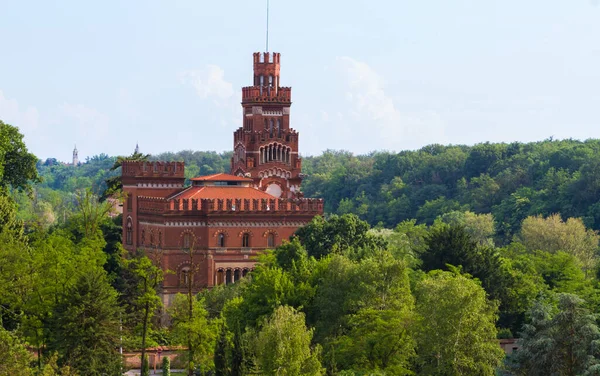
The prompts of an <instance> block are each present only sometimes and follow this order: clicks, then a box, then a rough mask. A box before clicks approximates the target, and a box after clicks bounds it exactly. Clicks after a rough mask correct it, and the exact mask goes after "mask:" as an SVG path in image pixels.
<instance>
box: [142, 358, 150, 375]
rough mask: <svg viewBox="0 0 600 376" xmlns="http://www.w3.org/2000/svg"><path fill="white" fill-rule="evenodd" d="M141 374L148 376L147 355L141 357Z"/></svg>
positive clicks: (148, 362) (148, 364) (148, 363)
mask: <svg viewBox="0 0 600 376" xmlns="http://www.w3.org/2000/svg"><path fill="white" fill-rule="evenodd" d="M141 371H142V375H141V376H150V361H149V360H148V355H147V354H146V355H144V356H143V357H142V370H141Z"/></svg>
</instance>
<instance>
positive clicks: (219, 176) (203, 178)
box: [190, 172, 252, 182]
mask: <svg viewBox="0 0 600 376" xmlns="http://www.w3.org/2000/svg"><path fill="white" fill-rule="evenodd" d="M190 180H192V181H248V182H251V181H252V179H249V178H245V177H242V176H235V175H230V174H225V173H222V172H221V173H219V174H213V175H206V176H198V177H196V178H193V179H190Z"/></svg>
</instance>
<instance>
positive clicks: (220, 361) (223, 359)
mask: <svg viewBox="0 0 600 376" xmlns="http://www.w3.org/2000/svg"><path fill="white" fill-rule="evenodd" d="M227 347H228V343H227V330H226V329H225V327H222V328H221V334H220V335H219V339H218V340H217V343H216V348H215V375H216V376H227V375H229V372H228V367H227V364H228V362H227Z"/></svg>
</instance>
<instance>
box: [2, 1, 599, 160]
mask: <svg viewBox="0 0 600 376" xmlns="http://www.w3.org/2000/svg"><path fill="white" fill-rule="evenodd" d="M265 2H266V1H265V0H229V1H227V0H221V1H205V0H202V1H201V0H195V1H191V0H185V1H184V0H169V1H165V0H162V1H158V0H157V1H148V0H146V1H133V0H128V1H122V0H121V1H95V2H92V1H81V0H78V1H27V0H19V1H15V0H0V19H1V22H0V119H3V120H4V121H6V122H9V123H11V124H13V125H16V126H19V127H20V128H21V131H22V132H23V133H24V134H25V140H26V142H27V145H28V146H29V148H30V150H31V151H33V152H34V153H35V154H36V155H38V156H39V157H40V158H47V157H56V158H58V159H60V160H69V159H70V158H71V151H72V148H73V144H75V143H76V144H77V147H78V149H79V152H80V158H81V159H83V158H84V157H85V156H91V155H95V154H99V153H102V152H104V153H107V154H109V155H123V154H130V153H131V152H132V151H133V148H134V146H135V143H136V141H137V142H139V144H140V148H141V149H142V151H144V152H148V153H159V152H163V151H177V150H182V149H193V150H216V151H223V150H229V149H230V148H231V147H232V132H233V131H234V129H235V128H237V127H238V126H239V125H240V119H241V107H240V105H239V102H240V100H241V98H240V87H242V86H247V85H250V84H251V82H252V52H254V51H263V50H264V49H265ZM270 29H271V38H270V49H271V50H272V51H277V52H281V54H282V79H281V82H282V84H283V85H284V86H292V87H293V92H292V93H293V101H294V104H293V106H292V126H293V127H294V128H295V129H297V130H298V131H299V132H300V135H301V136H300V149H301V153H303V154H305V155H307V154H319V153H320V152H321V151H323V150H325V149H346V150H350V151H353V152H355V153H367V152H369V151H373V150H382V149H387V150H403V149H415V148H419V147H421V146H423V145H427V144H430V143H443V144H448V143H454V144H456V143H461V144H462V143H464V144H474V143H477V142H483V141H488V140H489V141H515V140H518V141H532V140H543V139H546V138H548V137H550V136H553V137H554V138H570V137H572V138H577V139H585V138H600V6H599V3H598V1H596V0H543V1H542V0H518V1H517V0H504V1H499V0H495V1H492V0H484V1H482V0H469V1H467V0H451V1H449V0H424V1H402V0H394V1H392V0H388V1H382V0H379V1H377V0H370V1H366V0H364V1H363V0H346V1H334V0H325V1H323V0H322V1H314V0H302V1H299V0H296V1H289V0H271V25H270Z"/></svg>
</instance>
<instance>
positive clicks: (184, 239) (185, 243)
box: [183, 234, 191, 249]
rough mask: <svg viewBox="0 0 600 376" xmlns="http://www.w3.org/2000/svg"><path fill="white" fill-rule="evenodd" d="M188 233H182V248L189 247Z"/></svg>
mask: <svg viewBox="0 0 600 376" xmlns="http://www.w3.org/2000/svg"><path fill="white" fill-rule="evenodd" d="M190 243H191V242H190V234H184V235H183V248H184V249H189V248H190Z"/></svg>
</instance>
